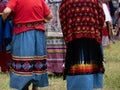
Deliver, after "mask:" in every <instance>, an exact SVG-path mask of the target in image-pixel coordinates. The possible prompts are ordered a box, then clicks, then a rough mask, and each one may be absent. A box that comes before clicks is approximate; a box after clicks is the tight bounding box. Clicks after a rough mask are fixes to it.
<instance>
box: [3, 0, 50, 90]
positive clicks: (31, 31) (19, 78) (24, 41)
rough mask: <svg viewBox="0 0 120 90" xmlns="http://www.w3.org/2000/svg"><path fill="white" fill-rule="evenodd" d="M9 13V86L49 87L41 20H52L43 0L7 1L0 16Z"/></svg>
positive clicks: (25, 89) (34, 89)
mask: <svg viewBox="0 0 120 90" xmlns="http://www.w3.org/2000/svg"><path fill="white" fill-rule="evenodd" d="M9 15H11V16H12V22H13V25H14V26H13V30H12V32H13V33H12V42H11V46H12V50H11V53H12V60H11V63H10V87H11V88H16V89H17V90H29V85H30V84H31V83H32V90H38V87H45V86H48V74H47V72H46V71H47V65H46V36H45V29H44V22H48V21H50V20H51V19H52V14H51V11H50V9H49V8H48V6H47V4H46V3H45V1H44V0H29V1H27V0H9V2H8V4H7V7H6V8H5V9H4V11H3V15H2V18H3V20H4V21H5V20H6V19H7V17H8V16H9Z"/></svg>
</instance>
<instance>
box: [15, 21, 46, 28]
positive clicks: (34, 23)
mask: <svg viewBox="0 0 120 90" xmlns="http://www.w3.org/2000/svg"><path fill="white" fill-rule="evenodd" d="M44 23H45V22H44V21H39V22H32V23H22V24H15V25H14V26H15V27H16V28H21V27H23V26H25V27H27V28H31V27H33V26H38V25H40V24H44Z"/></svg>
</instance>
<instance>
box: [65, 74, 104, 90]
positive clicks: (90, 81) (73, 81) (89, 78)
mask: <svg viewBox="0 0 120 90" xmlns="http://www.w3.org/2000/svg"><path fill="white" fill-rule="evenodd" d="M66 80H67V90H93V89H95V88H102V87H103V74H101V73H99V74H90V75H87V74H86V75H76V76H69V75H67V76H66Z"/></svg>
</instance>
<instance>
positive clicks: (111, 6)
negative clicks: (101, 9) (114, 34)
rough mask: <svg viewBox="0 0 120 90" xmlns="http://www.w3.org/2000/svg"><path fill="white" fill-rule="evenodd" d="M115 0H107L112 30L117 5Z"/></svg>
mask: <svg viewBox="0 0 120 90" xmlns="http://www.w3.org/2000/svg"><path fill="white" fill-rule="evenodd" d="M117 3H118V2H117V0H109V1H108V5H109V10H110V15H111V17H112V24H113V29H115V27H116V17H115V15H114V13H115V11H116V9H117V7H118V5H117Z"/></svg>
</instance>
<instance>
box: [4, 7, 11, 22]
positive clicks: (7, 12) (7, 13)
mask: <svg viewBox="0 0 120 90" xmlns="http://www.w3.org/2000/svg"><path fill="white" fill-rule="evenodd" d="M11 11H12V10H11V9H10V8H9V7H6V8H5V9H4V10H3V14H2V18H3V21H5V20H6V19H7V17H8V16H9V15H10V13H11Z"/></svg>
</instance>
